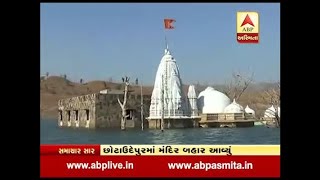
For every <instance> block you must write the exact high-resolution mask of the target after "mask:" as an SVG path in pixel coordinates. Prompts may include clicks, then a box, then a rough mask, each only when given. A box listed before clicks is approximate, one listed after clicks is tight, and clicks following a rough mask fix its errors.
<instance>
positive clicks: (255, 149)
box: [40, 145, 280, 156]
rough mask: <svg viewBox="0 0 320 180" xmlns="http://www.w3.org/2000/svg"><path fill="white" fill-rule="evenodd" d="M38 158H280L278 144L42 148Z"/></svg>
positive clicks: (61, 146) (51, 146) (46, 146)
mask: <svg viewBox="0 0 320 180" xmlns="http://www.w3.org/2000/svg"><path fill="white" fill-rule="evenodd" d="M40 154H41V155H77V156H78V155H91V156H92V155H97V156H188V155H190V156H215V155H219V156H221V155H226V156H230V155H233V156H234V155H244V156H246V155H262V156H271V155H273V156H279V155H280V145H41V146H40Z"/></svg>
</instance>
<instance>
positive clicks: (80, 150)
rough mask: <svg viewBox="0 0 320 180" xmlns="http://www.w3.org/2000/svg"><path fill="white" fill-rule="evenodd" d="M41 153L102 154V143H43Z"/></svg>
mask: <svg viewBox="0 0 320 180" xmlns="http://www.w3.org/2000/svg"><path fill="white" fill-rule="evenodd" d="M40 155H41V156H42V155H77V156H79V155H100V145H97V144H93V145H41V146H40ZM59 157H60V156H59Z"/></svg>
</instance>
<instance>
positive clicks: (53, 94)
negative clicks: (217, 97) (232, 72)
mask: <svg viewBox="0 0 320 180" xmlns="http://www.w3.org/2000/svg"><path fill="white" fill-rule="evenodd" d="M122 86H123V85H122V84H121V83H114V82H107V81H90V82H87V83H83V84H80V83H76V82H71V81H69V80H67V79H65V78H63V77H59V76H50V77H48V78H45V79H42V80H41V81H40V113H41V117H43V118H56V117H57V110H58V109H57V108H58V106H57V104H58V100H59V99H62V98H69V97H73V96H80V95H85V94H90V93H96V92H99V91H101V90H104V89H122ZM272 86H274V84H272V83H263V84H252V85H251V86H249V87H248V89H247V90H246V91H245V93H244V94H243V95H242V96H241V98H240V99H239V103H240V104H241V105H242V106H244V107H245V106H246V105H247V104H249V106H250V107H251V108H252V109H254V110H255V111H256V113H257V115H260V114H261V113H262V112H263V111H264V110H265V108H266V107H267V105H266V104H265V102H263V100H262V98H261V93H262V92H263V91H264V90H265V89H267V88H269V87H272ZM188 87H189V85H184V87H183V89H184V92H185V93H187V90H188ZM206 87H207V86H204V85H196V90H197V91H198V92H200V91H202V90H204V89H205V88H206ZM213 87H214V88H216V89H217V90H220V91H222V90H223V89H224V85H214V86H213ZM130 89H131V90H132V93H133V94H140V86H137V85H132V86H130ZM142 89H143V94H145V95H151V94H152V90H153V87H152V86H143V88H142Z"/></svg>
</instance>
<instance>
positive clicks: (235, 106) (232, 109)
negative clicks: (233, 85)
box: [224, 99, 243, 113]
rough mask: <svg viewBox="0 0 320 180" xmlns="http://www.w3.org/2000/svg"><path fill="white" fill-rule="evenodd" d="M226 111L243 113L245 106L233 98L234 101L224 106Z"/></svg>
mask: <svg viewBox="0 0 320 180" xmlns="http://www.w3.org/2000/svg"><path fill="white" fill-rule="evenodd" d="M224 112H225V113H243V107H242V106H241V105H240V104H238V103H237V102H236V100H235V99H233V102H232V103H231V104H229V105H228V106H227V107H225V108H224Z"/></svg>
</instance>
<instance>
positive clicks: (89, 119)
mask: <svg viewBox="0 0 320 180" xmlns="http://www.w3.org/2000/svg"><path fill="white" fill-rule="evenodd" d="M95 103H96V94H89V95H84V96H78V97H72V98H68V99H62V100H59V101H58V110H59V113H58V124H59V126H66V127H85V128H95V127H96V125H95V118H96V112H95V109H96V107H95Z"/></svg>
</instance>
